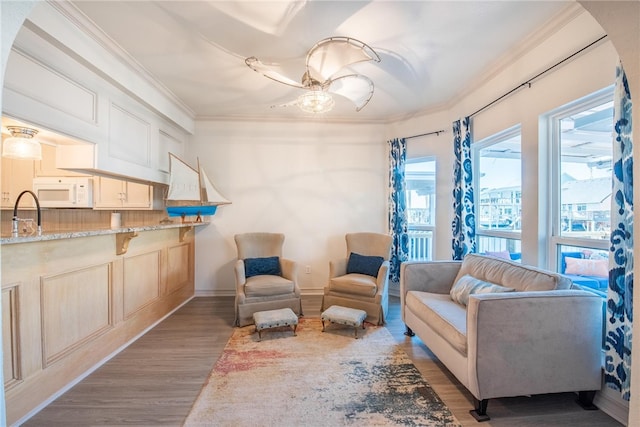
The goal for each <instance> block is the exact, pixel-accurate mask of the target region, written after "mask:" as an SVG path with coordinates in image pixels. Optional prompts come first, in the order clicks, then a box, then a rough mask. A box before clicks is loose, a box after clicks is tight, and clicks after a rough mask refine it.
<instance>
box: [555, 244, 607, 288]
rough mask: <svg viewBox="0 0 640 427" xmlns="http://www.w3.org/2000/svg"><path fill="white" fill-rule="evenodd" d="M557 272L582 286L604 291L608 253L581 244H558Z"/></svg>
mask: <svg viewBox="0 0 640 427" xmlns="http://www.w3.org/2000/svg"><path fill="white" fill-rule="evenodd" d="M557 265H558V272H559V273H562V274H565V275H567V276H569V278H571V280H572V281H573V283H575V284H576V285H580V286H582V287H584V288H590V289H595V290H597V291H601V292H606V291H607V287H608V283H609V253H608V252H607V251H605V250H599V249H593V248H587V247H582V246H569V245H558V262H557Z"/></svg>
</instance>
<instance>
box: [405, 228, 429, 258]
mask: <svg viewBox="0 0 640 427" xmlns="http://www.w3.org/2000/svg"><path fill="white" fill-rule="evenodd" d="M427 228H431V227H420V228H414V227H409V230H408V235H409V261H431V260H432V259H433V230H428V229H427Z"/></svg>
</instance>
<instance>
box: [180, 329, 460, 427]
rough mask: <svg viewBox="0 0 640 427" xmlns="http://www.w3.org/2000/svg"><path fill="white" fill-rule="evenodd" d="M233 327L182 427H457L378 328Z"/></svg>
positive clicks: (441, 403)
mask: <svg viewBox="0 0 640 427" xmlns="http://www.w3.org/2000/svg"><path fill="white" fill-rule="evenodd" d="M254 330H255V328H254V327H253V326H246V327H244V328H236V329H235V331H234V333H233V336H232V337H231V339H230V340H229V342H228V343H227V345H226V347H225V349H224V351H223V353H222V355H221V356H220V359H219V360H218V361H217V363H216V364H215V366H214V368H213V371H212V372H211V376H210V377H209V379H208V381H207V382H206V383H205V385H204V386H203V388H202V391H201V392H200V395H199V396H198V398H197V400H196V402H195V403H194V405H193V407H192V409H191V412H190V413H189V415H188V417H187V419H186V421H185V424H184V425H185V426H213V425H215V426H342V425H348V426H382V425H384V426H387V425H402V426H459V425H460V424H459V423H458V422H457V420H456V419H455V418H454V417H453V415H452V414H451V411H450V410H449V409H448V408H447V406H446V405H445V404H444V403H443V402H442V400H441V399H440V398H439V397H438V395H437V394H436V393H435V392H434V391H433V390H432V388H431V387H430V386H429V384H427V383H426V382H425V380H424V379H423V378H422V376H421V375H420V372H419V371H418V370H417V368H416V367H415V366H414V365H413V363H412V362H411V360H410V359H409V357H408V356H407V355H406V353H405V352H404V350H403V349H402V348H400V347H399V346H398V345H397V344H396V343H395V342H394V339H393V337H392V336H391V334H390V333H389V331H388V330H387V329H386V328H384V327H376V326H371V325H367V327H366V329H365V330H362V329H359V330H358V339H355V338H354V331H353V328H349V327H346V326H343V325H334V324H331V325H329V326H327V328H326V332H322V325H321V322H320V319H317V318H303V319H301V320H300V323H299V325H298V328H297V334H296V336H294V335H293V331H292V330H291V328H276V329H270V330H265V331H263V332H262V340H261V341H258V334H257V333H255V332H254Z"/></svg>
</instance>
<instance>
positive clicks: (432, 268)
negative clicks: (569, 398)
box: [400, 254, 603, 421]
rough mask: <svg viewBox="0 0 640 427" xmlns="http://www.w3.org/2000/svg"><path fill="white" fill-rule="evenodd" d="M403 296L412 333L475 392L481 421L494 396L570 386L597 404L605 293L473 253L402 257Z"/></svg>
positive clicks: (584, 402) (565, 389)
mask: <svg viewBox="0 0 640 427" xmlns="http://www.w3.org/2000/svg"><path fill="white" fill-rule="evenodd" d="M487 282H488V283H487ZM492 284H494V285H500V286H497V287H496V286H493V285H492ZM452 288H453V289H454V291H453V292H452ZM465 292H466V293H465ZM452 295H453V298H456V299H457V301H454V300H453V299H452ZM400 297H401V307H402V308H401V309H402V319H403V321H404V323H405V325H406V326H407V335H409V336H413V335H414V334H417V335H418V337H420V339H421V340H422V341H423V342H424V344H426V346H427V347H429V349H430V350H431V351H432V352H433V353H434V354H435V355H436V356H437V357H438V359H439V360H440V361H441V362H442V363H443V364H444V365H445V366H446V367H447V369H449V371H450V372H451V373H452V374H453V375H455V377H456V378H457V379H458V380H459V381H460V382H461V383H462V384H463V385H464V386H465V387H466V388H467V389H468V390H469V392H470V393H471V394H472V395H473V396H474V398H475V402H474V403H475V409H473V410H472V411H470V412H471V414H472V415H473V416H474V417H475V418H476V419H477V420H478V421H484V420H488V419H489V417H488V415H487V404H488V399H491V398H498V397H511V396H522V395H532V394H542V393H559V392H569V391H573V392H578V403H580V404H581V405H582V406H583V407H585V408H586V409H593V408H594V407H593V403H592V402H593V397H594V395H595V391H596V390H600V386H601V343H602V304H603V300H602V298H601V297H599V296H597V295H595V294H593V293H591V292H588V291H584V290H581V289H580V288H579V287H577V286H575V285H573V284H572V282H571V280H570V279H568V278H567V277H565V276H562V275H560V274H556V273H552V272H549V271H545V270H541V269H537V268H533V267H529V266H524V265H521V264H519V263H516V262H512V261H507V260H504V259H500V258H495V257H491V256H481V255H475V254H471V255H467V256H466V257H465V259H464V261H433V262H407V263H403V264H402V267H401V273H400ZM461 302H462V303H461ZM465 302H466V305H465V304H464V303H465Z"/></svg>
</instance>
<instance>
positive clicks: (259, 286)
mask: <svg viewBox="0 0 640 427" xmlns="http://www.w3.org/2000/svg"><path fill="white" fill-rule="evenodd" d="M235 241H236V246H237V249H238V260H237V261H236V265H235V276H236V301H235V307H236V319H235V324H236V325H237V326H246V325H251V324H253V313H256V312H258V311H265V310H277V309H280V308H290V309H291V310H293V312H294V313H296V314H297V315H302V300H301V298H300V288H299V287H298V281H297V277H298V266H297V264H296V263H295V262H294V261H291V260H289V259H285V258H282V245H283V243H284V235H283V234H279V233H245V234H237V235H236V236H235Z"/></svg>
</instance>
